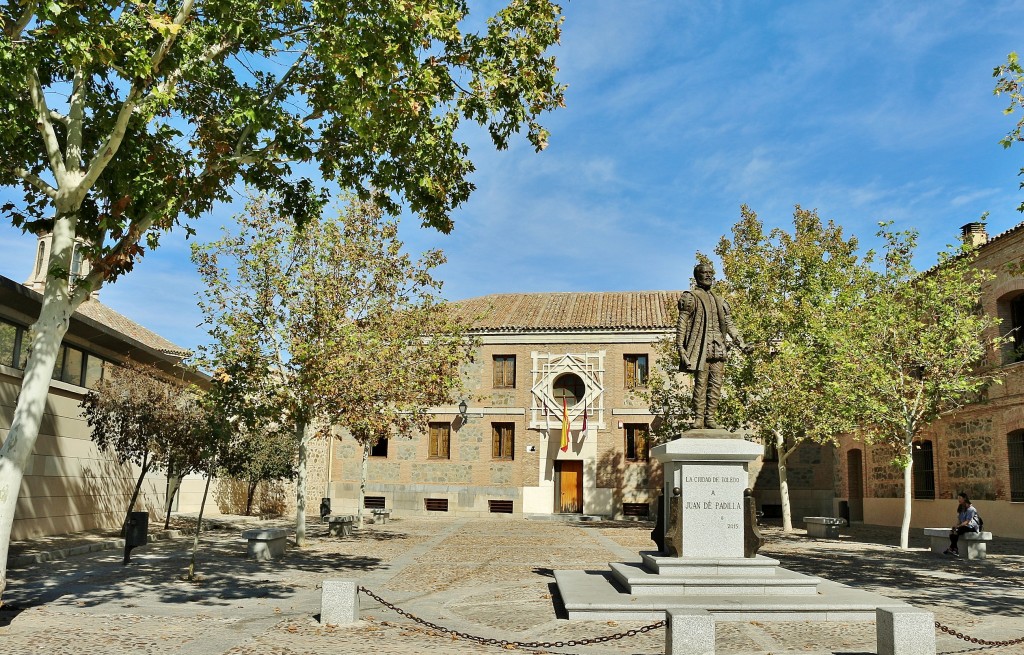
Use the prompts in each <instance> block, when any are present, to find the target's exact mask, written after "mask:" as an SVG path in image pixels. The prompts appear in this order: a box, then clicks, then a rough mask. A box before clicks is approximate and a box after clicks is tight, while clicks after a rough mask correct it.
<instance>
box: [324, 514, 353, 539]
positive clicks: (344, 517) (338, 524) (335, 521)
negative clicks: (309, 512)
mask: <svg viewBox="0 0 1024 655" xmlns="http://www.w3.org/2000/svg"><path fill="white" fill-rule="evenodd" d="M355 520H356V517H354V516H352V515H351V514H341V515H338V514H335V515H331V516H328V517H327V531H328V532H329V533H331V534H332V535H334V536H335V537H350V536H352V525H353V524H354V523H355Z"/></svg>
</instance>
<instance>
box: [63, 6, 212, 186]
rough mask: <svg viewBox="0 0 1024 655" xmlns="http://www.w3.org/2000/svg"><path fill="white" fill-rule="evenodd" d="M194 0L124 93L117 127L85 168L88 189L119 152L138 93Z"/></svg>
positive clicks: (84, 182)
mask: <svg viewBox="0 0 1024 655" xmlns="http://www.w3.org/2000/svg"><path fill="white" fill-rule="evenodd" d="M193 3H194V0H185V1H184V2H183V3H182V4H181V8H180V9H179V10H178V13H177V15H175V17H174V21H172V27H171V28H170V29H168V31H167V36H165V37H164V40H163V41H162V42H161V43H160V45H159V46H157V49H156V51H155V52H154V53H153V56H152V57H151V58H150V61H149V77H148V78H147V79H138V80H135V81H134V82H132V87H131V89H130V90H129V91H128V95H127V96H126V97H125V100H124V103H122V105H121V110H120V111H119V112H118V114H117V120H115V121H114V127H113V128H111V130H110V134H108V135H107V138H106V139H104V141H103V144H102V145H101V146H100V147H99V148H98V149H97V150H96V154H95V155H93V158H92V160H91V161H90V162H89V166H88V168H87V169H86V170H87V172H86V174H85V177H84V178H83V180H82V185H81V186H82V188H84V189H89V188H92V185H94V184H95V183H96V180H98V179H99V177H100V175H102V174H103V171H104V169H106V167H107V164H109V163H110V161H111V160H112V159H113V158H114V155H116V154H117V150H118V148H120V147H121V142H122V141H123V140H124V135H125V132H126V130H127V129H128V120H129V119H130V118H131V116H132V113H133V112H134V111H135V108H136V107H137V106H138V104H139V96H140V95H141V94H142V89H143V87H144V86H145V85H146V84H149V83H150V82H152V79H153V76H155V75H157V74H158V73H159V71H160V64H162V63H163V61H164V59H165V58H166V57H167V53H168V52H170V50H171V47H173V46H174V42H175V41H176V40H177V37H178V32H180V31H181V27H182V26H183V25H184V24H185V21H186V20H188V17H189V16H190V15H191V13H192V5H193Z"/></svg>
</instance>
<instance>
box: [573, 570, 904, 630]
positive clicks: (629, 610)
mask: <svg viewBox="0 0 1024 655" xmlns="http://www.w3.org/2000/svg"><path fill="white" fill-rule="evenodd" d="M789 573H793V572H792V571H790V572H789ZM793 575H800V574H798V573H793ZM808 577H810V576H808ZM555 582H556V583H557V585H558V592H559V594H560V596H561V598H562V603H563V605H564V606H565V609H566V612H567V613H568V615H569V619H570V620H585V621H594V620H598V621H634V620H635V621H660V620H661V619H664V618H665V611H666V610H668V609H683V610H686V609H690V610H692V609H702V610H706V611H708V612H710V613H711V614H712V615H713V616H714V617H715V620H716V621H874V620H875V611H876V610H877V609H878V608H879V607H909V605H907V604H906V603H903V602H901V601H897V600H893V599H891V598H886V597H885V596H882V595H880V594H875V593H872V592H869V591H863V590H860V589H853V588H851V587H847V586H846V585H841V584H838V583H835V582H829V581H827V580H823V581H820V582H819V583H818V585H817V592H816V593H815V594H814V595H806V596H803V595H800V596H793V595H784V596H767V595H765V596H761V595H753V594H751V595H732V594H730V595H689V596H684V595H678V594H675V595H637V594H628V593H623V592H622V591H620V590H619V588H618V587H617V586H616V584H615V583H614V582H613V580H612V573H611V572H610V571H555Z"/></svg>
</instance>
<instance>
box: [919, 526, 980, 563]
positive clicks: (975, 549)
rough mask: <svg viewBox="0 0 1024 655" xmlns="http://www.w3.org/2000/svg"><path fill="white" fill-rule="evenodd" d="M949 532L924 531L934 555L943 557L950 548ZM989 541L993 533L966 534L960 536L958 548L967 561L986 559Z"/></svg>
mask: <svg viewBox="0 0 1024 655" xmlns="http://www.w3.org/2000/svg"><path fill="white" fill-rule="evenodd" d="M949 532H950V530H949V528H925V529H924V536H926V537H928V539H929V541H930V544H931V548H932V552H933V553H939V554H940V555H941V554H942V553H943V551H945V550H946V549H947V548H949ZM989 541H992V533H991V532H965V533H963V534H962V535H960V539H959V540H958V541H957V546H959V547H960V555H961V556H962V557H964V558H965V559H985V555H986V553H987V544H986V542H989ZM964 546H966V548H964Z"/></svg>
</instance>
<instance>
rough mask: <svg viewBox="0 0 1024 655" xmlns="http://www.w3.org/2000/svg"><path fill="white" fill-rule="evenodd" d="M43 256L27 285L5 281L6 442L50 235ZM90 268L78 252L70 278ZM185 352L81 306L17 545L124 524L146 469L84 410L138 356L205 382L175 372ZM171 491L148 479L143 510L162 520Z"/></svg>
mask: <svg viewBox="0 0 1024 655" xmlns="http://www.w3.org/2000/svg"><path fill="white" fill-rule="evenodd" d="M37 252H38V256H37V257H36V260H35V262H34V270H33V271H32V274H31V275H30V277H29V279H28V281H27V282H26V283H25V284H19V283H17V282H15V281H13V280H10V279H8V278H6V277H2V276H0V442H2V441H3V440H4V439H5V438H6V436H7V432H8V430H9V428H10V425H11V420H12V418H13V415H14V407H15V403H16V402H17V397H18V393H19V391H20V389H21V380H22V376H23V371H24V367H25V361H26V359H27V357H28V328H29V326H31V325H32V324H33V323H34V322H35V321H36V318H37V317H38V316H39V308H40V305H41V303H42V295H41V294H40V292H41V291H42V288H43V284H44V280H45V271H46V269H47V264H48V261H49V237H48V236H46V235H44V236H41V237H40V238H39V242H38V245H37ZM82 266H83V262H82V258H81V257H79V256H77V253H76V256H75V257H74V258H73V269H74V270H73V271H72V273H71V274H72V275H75V274H78V273H85V271H83V270H80V269H81V267H82ZM186 354H187V351H185V350H184V349H183V348H181V347H180V346H177V345H175V344H173V343H171V342H170V341H168V340H167V339H164V338H163V337H161V336H160V335H158V334H156V333H155V332H153V331H151V330H149V329H147V328H144V327H142V326H141V325H139V324H137V323H135V322H134V321H132V320H130V319H128V318H127V317H125V316H123V315H121V314H119V313H118V312H116V311H114V310H113V309H111V308H110V307H108V306H107V305H104V304H103V303H101V302H100V301H99V300H98V299H97V298H95V297H92V298H90V299H89V300H87V301H86V302H84V303H83V304H82V305H81V307H80V308H79V309H78V310H77V311H76V312H75V314H74V315H73V316H72V317H71V321H70V327H69V329H68V332H67V334H66V335H65V337H64V342H63V344H62V346H61V351H60V353H59V355H58V358H57V363H56V366H55V367H54V372H53V380H52V381H51V383H50V390H49V393H48V395H47V399H46V408H45V413H44V415H43V420H42V424H41V427H40V431H39V439H38V441H37V443H36V447H35V453H34V454H33V455H32V457H31V460H30V462H29V465H28V469H27V471H26V474H25V477H24V479H23V481H22V485H21V490H20V492H19V495H18V505H17V509H16V513H15V518H14V526H13V531H12V538H13V539H22V538H27V537H36V536H42V535H52V534H61V533H67V532H76V531H80V530H88V529H93V528H107V527H115V526H118V525H120V524H121V521H122V520H123V518H124V512H125V510H126V509H127V504H128V500H129V498H130V497H131V492H132V488H133V485H134V483H135V479H136V475H137V471H136V470H135V469H134V467H131V466H124V465H121V464H118V463H117V461H116V460H115V459H114V457H113V456H112V455H111V454H109V453H105V452H101V451H99V450H98V449H97V448H96V446H95V445H94V444H93V442H92V441H91V439H90V431H89V428H88V426H87V425H86V423H85V420H84V418H83V417H82V415H81V409H80V407H79V403H80V402H81V400H82V398H83V397H84V395H85V394H86V393H87V392H88V391H89V389H90V388H92V387H94V386H95V385H96V383H97V382H98V381H99V380H100V379H101V378H102V377H103V376H104V374H106V371H107V370H109V367H110V366H112V365H116V364H117V363H119V362H122V361H124V359H125V358H126V357H129V356H130V357H131V358H132V360H134V361H137V362H142V363H147V364H153V365H155V366H157V367H159V368H161V369H163V370H165V371H167V372H168V373H171V372H173V374H174V375H177V376H179V377H180V376H181V375H186V376H188V377H190V378H191V379H192V380H193V381H195V382H198V383H202V382H203V381H204V379H205V378H203V377H202V376H198V375H192V374H188V373H184V372H183V371H182V370H181V369H180V368H176V366H177V364H178V363H179V362H180V361H181V359H182V358H183V357H184V356H185V355H186ZM165 489H166V479H164V478H163V477H160V476H159V475H156V474H154V475H150V476H148V478H147V481H146V484H145V486H144V489H143V492H142V494H141V496H140V499H139V504H138V507H139V508H143V509H149V510H152V511H153V512H154V515H155V516H162V515H163V511H164V509H163V508H164V498H165ZM201 495H202V482H201V481H200V480H198V478H196V479H194V480H191V481H189V482H188V483H186V484H184V485H183V486H182V490H181V495H180V498H179V503H180V504H181V506H183V507H186V506H187V507H197V506H198V504H199V497H200V496H201Z"/></svg>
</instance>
